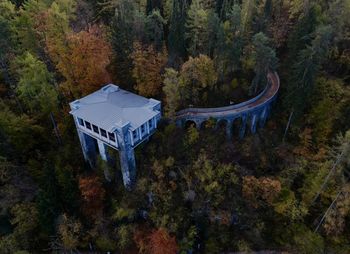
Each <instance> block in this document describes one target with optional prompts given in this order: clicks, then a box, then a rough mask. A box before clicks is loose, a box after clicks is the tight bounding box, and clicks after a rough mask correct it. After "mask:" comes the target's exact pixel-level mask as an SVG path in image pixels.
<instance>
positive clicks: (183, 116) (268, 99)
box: [176, 72, 280, 139]
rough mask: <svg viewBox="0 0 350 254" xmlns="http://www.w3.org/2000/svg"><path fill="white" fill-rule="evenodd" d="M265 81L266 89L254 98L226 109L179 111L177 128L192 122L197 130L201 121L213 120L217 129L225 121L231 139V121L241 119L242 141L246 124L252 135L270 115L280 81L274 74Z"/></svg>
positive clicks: (189, 109) (271, 73)
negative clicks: (215, 121)
mask: <svg viewBox="0 0 350 254" xmlns="http://www.w3.org/2000/svg"><path fill="white" fill-rule="evenodd" d="M267 79H268V83H267V86H266V88H265V89H264V91H263V92H261V93H260V94H259V95H257V96H256V97H255V98H252V99H250V100H248V101H246V102H242V103H240V104H236V105H230V106H226V107H218V108H188V109H185V110H181V111H179V112H177V113H176V119H177V120H176V123H177V125H178V126H179V125H180V126H181V125H182V126H184V125H185V124H186V122H187V121H192V122H194V123H195V124H196V127H197V129H198V130H199V129H200V127H201V124H202V123H203V121H206V120H208V119H211V118H214V119H216V120H217V121H218V122H217V124H216V126H215V129H217V128H218V126H219V122H220V121H223V120H225V121H226V123H227V125H226V135H227V138H228V139H231V138H232V136H233V121H234V119H237V118H241V126H240V127H239V138H240V139H242V138H243V137H244V135H245V132H246V128H247V123H248V125H249V127H248V128H249V129H250V131H251V132H252V133H253V134H254V133H256V130H257V127H258V126H259V127H264V125H265V123H266V120H267V118H268V117H269V114H270V110H271V105H272V103H273V102H274V101H275V100H276V97H277V92H278V90H279V87H280V80H279V77H278V75H277V73H276V72H269V73H268V75H267ZM247 121H248V122H247ZM180 122H181V124H180Z"/></svg>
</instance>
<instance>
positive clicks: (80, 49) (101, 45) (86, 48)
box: [47, 25, 111, 97]
mask: <svg viewBox="0 0 350 254" xmlns="http://www.w3.org/2000/svg"><path fill="white" fill-rule="evenodd" d="M47 49H48V52H49V55H50V56H51V58H52V59H53V60H54V61H55V62H56V68H57V69H58V71H59V72H60V73H61V74H62V76H63V77H64V78H65V82H63V84H62V89H63V91H64V92H65V93H66V94H67V95H69V96H71V97H80V96H84V95H86V94H89V93H91V92H93V91H95V90H97V89H99V88H100V87H101V86H103V85H105V84H106V83H108V82H110V76H109V74H108V72H107V71H106V67H107V65H108V64H109V62H110V56H111V47H110V45H109V43H108V42H107V41H106V38H105V36H104V33H103V30H102V29H101V27H99V26H96V25H95V26H92V27H90V28H89V29H87V30H86V31H81V32H79V33H70V34H68V35H67V37H66V45H65V46H64V47H62V45H60V44H57V43H56V44H55V42H52V41H51V40H48V41H47Z"/></svg>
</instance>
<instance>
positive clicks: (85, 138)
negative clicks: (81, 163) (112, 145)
mask: <svg viewBox="0 0 350 254" xmlns="http://www.w3.org/2000/svg"><path fill="white" fill-rule="evenodd" d="M77 131H78V136H79V140H80V145H81V149H82V151H83V155H84V159H85V161H86V162H88V163H89V165H90V167H94V166H95V159H96V148H95V144H94V138H93V137H90V136H89V135H87V134H85V133H84V132H82V131H81V130H79V129H77Z"/></svg>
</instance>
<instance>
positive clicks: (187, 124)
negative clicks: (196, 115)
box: [184, 119, 199, 130]
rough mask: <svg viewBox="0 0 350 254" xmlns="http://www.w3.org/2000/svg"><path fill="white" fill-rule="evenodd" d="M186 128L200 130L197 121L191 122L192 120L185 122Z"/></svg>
mask: <svg viewBox="0 0 350 254" xmlns="http://www.w3.org/2000/svg"><path fill="white" fill-rule="evenodd" d="M184 127H185V129H186V130H187V129H189V128H191V127H194V128H199V127H198V126H197V123H196V121H195V120H191V119H189V120H185V124H184Z"/></svg>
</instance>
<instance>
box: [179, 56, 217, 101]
mask: <svg viewBox="0 0 350 254" xmlns="http://www.w3.org/2000/svg"><path fill="white" fill-rule="evenodd" d="M216 81H217V73H216V71H215V68H214V63H213V61H212V60H211V59H210V58H209V57H208V56H205V55H199V56H198V57H196V58H192V57H190V58H189V59H188V61H187V62H185V63H184V64H183V65H182V67H181V71H180V85H181V96H183V98H184V99H185V100H186V101H188V102H190V103H191V102H192V103H195V104H197V105H198V104H200V103H201V101H202V100H203V101H204V102H205V101H206V100H207V96H208V91H209V90H210V89H213V87H214V85H215V84H216Z"/></svg>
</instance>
